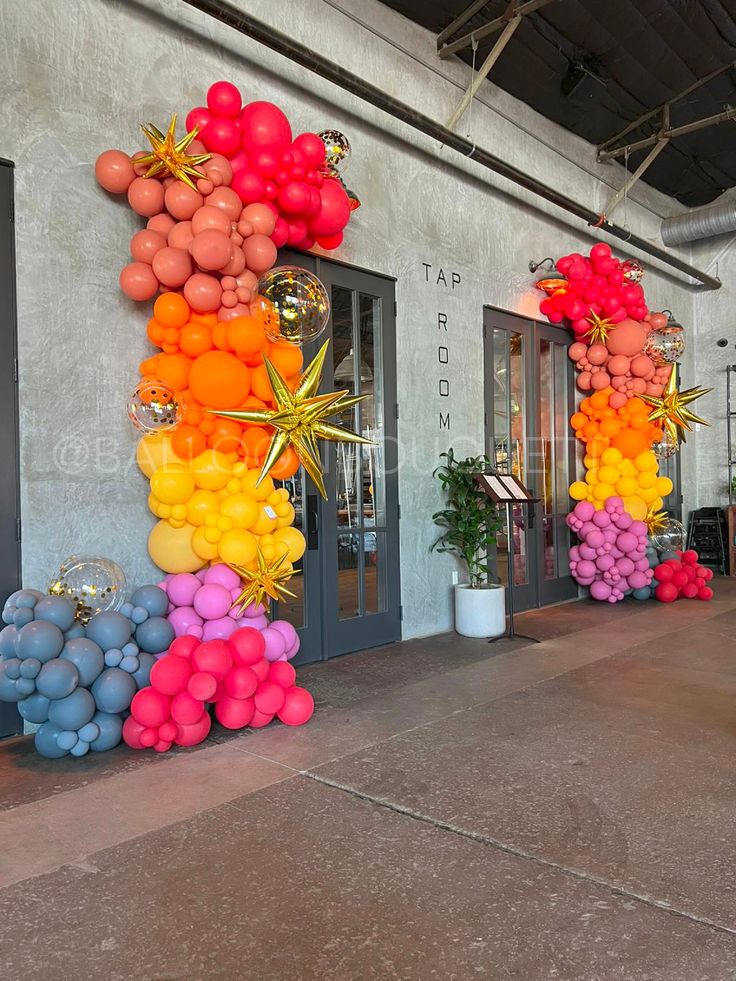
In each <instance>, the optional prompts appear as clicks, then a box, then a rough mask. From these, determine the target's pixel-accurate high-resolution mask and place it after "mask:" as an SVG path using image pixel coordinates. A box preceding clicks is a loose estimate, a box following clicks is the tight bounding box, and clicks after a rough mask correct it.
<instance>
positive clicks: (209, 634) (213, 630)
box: [202, 616, 238, 640]
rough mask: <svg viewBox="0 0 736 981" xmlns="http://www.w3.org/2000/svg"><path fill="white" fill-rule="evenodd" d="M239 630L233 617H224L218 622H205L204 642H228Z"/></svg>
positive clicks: (203, 630) (203, 628)
mask: <svg viewBox="0 0 736 981" xmlns="http://www.w3.org/2000/svg"><path fill="white" fill-rule="evenodd" d="M237 629H238V625H237V623H236V622H235V621H234V620H233V619H232V617H228V616H224V617H220V618H219V619H217V620H205V623H204V626H203V627H202V640H227V638H228V637H229V636H230V634H232V633H234V632H235V631H236V630H237Z"/></svg>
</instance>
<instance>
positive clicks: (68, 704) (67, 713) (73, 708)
mask: <svg viewBox="0 0 736 981" xmlns="http://www.w3.org/2000/svg"><path fill="white" fill-rule="evenodd" d="M95 711H96V709H95V700H94V698H93V697H92V695H91V694H90V692H88V691H87V689H86V688H76V689H75V690H74V691H73V692H72V693H71V695H67V696H66V698H59V699H57V700H54V701H52V702H51V704H50V705H49V722H53V724H54V725H55V726H59V728H60V729H81V728H82V726H84V725H86V724H87V723H88V722H89V721H91V719H92V716H93V715H94V714H95Z"/></svg>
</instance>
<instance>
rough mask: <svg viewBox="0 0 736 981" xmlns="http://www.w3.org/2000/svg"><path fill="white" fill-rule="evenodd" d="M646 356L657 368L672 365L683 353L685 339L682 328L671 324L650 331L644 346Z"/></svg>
mask: <svg viewBox="0 0 736 981" xmlns="http://www.w3.org/2000/svg"><path fill="white" fill-rule="evenodd" d="M644 353H645V354H647V355H648V356H649V357H650V358H651V360H652V362H653V363H654V364H655V365H656V366H657V367H662V366H663V365H666V364H674V363H675V362H676V361H679V360H680V358H681V357H682V355H683V354H684V353H685V337H684V334H683V330H682V327H680V326H679V325H676V324H673V325H670V326H668V327H661V328H660V329H659V330H653V331H650V333H649V335H648V336H647V340H646V344H645V345H644Z"/></svg>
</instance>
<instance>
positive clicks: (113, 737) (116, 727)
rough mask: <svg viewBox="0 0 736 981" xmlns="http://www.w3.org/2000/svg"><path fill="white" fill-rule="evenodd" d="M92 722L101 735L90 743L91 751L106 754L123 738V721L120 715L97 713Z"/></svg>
mask: <svg viewBox="0 0 736 981" xmlns="http://www.w3.org/2000/svg"><path fill="white" fill-rule="evenodd" d="M92 721H93V722H94V723H95V724H96V725H97V726H98V727H99V730H100V734H99V736H98V737H97V739H93V740H92V742H91V743H90V749H91V750H92V751H93V752H95V753H104V752H106V751H107V750H108V749H112V748H113V747H114V746H117V744H118V743H119V742H120V740H121V739H122V738H123V720H122V719H121V718H120V716H119V715H112V714H110V713H109V712H95V714H94V715H93V716H92Z"/></svg>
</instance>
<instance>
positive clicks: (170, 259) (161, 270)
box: [153, 245, 192, 287]
mask: <svg viewBox="0 0 736 981" xmlns="http://www.w3.org/2000/svg"><path fill="white" fill-rule="evenodd" d="M153 271H154V273H155V274H156V277H157V279H158V281H159V282H160V283H163V284H164V286H172V287H177V286H183V285H184V283H186V281H187V280H188V279H189V277H190V276H191V274H192V260H191V258H190V256H189V253H188V252H186V251H185V250H184V249H174V248H172V247H171V246H170V245H167V246H166V248H165V249H161V251H160V252H157V253H156V255H155V256H154V259H153Z"/></svg>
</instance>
